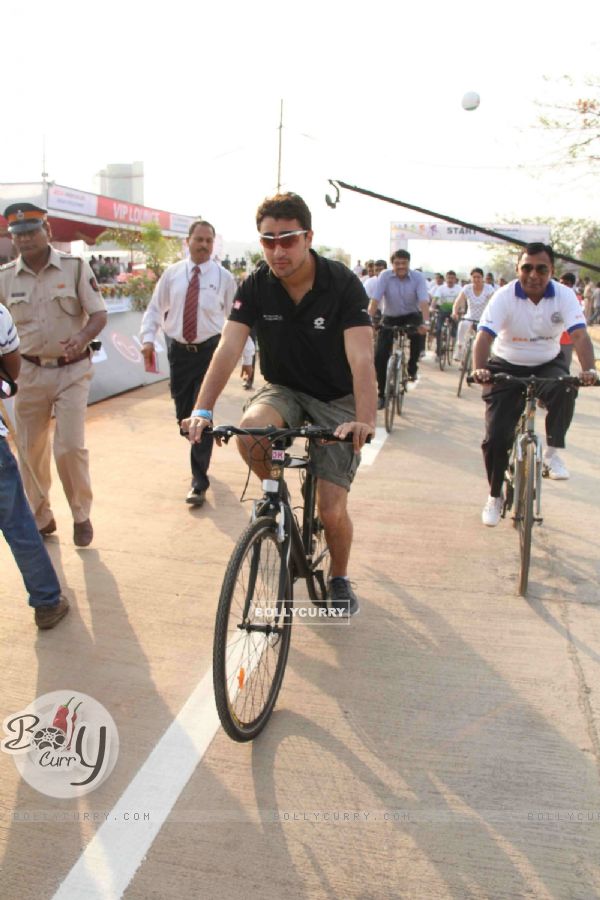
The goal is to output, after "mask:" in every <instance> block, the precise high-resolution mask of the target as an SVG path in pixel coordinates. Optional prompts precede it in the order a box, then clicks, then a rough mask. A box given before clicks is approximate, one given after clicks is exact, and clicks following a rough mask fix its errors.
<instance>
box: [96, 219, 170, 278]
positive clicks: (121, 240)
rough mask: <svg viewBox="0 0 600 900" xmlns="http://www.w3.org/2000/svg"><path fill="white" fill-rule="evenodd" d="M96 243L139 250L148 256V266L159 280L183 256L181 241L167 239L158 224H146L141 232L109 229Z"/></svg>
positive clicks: (131, 250) (126, 229)
mask: <svg viewBox="0 0 600 900" xmlns="http://www.w3.org/2000/svg"><path fill="white" fill-rule="evenodd" d="M96 243H98V244H102V243H114V244H117V246H118V247H121V248H122V249H123V250H129V252H130V253H132V252H133V251H134V250H139V251H141V252H142V253H144V255H145V256H146V266H147V268H148V269H150V270H151V271H152V272H154V274H155V275H156V277H157V278H160V276H161V275H162V272H163V270H164V268H165V267H166V266H168V265H169V263H172V262H175V260H177V259H180V258H181V256H182V252H181V240H180V239H179V238H172V237H165V236H164V234H163V233H162V231H161V228H160V225H159V224H158V222H146V223H145V224H144V225H142V226H141V228H140V230H139V231H138V230H136V229H133V228H109V229H107V231H103V232H102V234H101V235H100V236H99V237H98V238H97V241H96Z"/></svg>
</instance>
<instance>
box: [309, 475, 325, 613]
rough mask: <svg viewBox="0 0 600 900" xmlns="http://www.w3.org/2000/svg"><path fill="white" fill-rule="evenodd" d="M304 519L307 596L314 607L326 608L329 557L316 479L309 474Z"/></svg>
mask: <svg viewBox="0 0 600 900" xmlns="http://www.w3.org/2000/svg"><path fill="white" fill-rule="evenodd" d="M302 494H303V497H304V517H303V522H302V544H303V546H304V552H305V554H306V559H307V562H308V567H309V570H310V574H309V576H308V577H307V579H306V586H307V588H308V596H309V597H310V599H311V601H312V602H313V603H314V604H315V606H322V607H325V606H327V582H328V581H329V576H330V572H331V557H330V555H329V547H328V546H327V541H326V540H325V529H324V527H323V523H322V521H321V519H320V518H319V513H318V510H317V478H315V476H314V475H313V474H312V473H311V474H309V475H308V476H307V478H306V480H305V482H304V486H303V488H302Z"/></svg>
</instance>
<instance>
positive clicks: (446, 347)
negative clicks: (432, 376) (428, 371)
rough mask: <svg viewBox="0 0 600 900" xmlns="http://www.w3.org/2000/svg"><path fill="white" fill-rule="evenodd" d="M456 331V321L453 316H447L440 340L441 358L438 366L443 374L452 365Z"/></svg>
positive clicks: (439, 357)
mask: <svg viewBox="0 0 600 900" xmlns="http://www.w3.org/2000/svg"><path fill="white" fill-rule="evenodd" d="M454 342H455V330H454V320H453V319H452V317H451V316H446V318H445V319H444V322H443V324H442V330H441V332H440V340H439V345H438V349H439V356H438V364H439V367H440V369H441V371H442V372H443V371H444V369H445V368H446V366H451V365H452V356H453V354H454Z"/></svg>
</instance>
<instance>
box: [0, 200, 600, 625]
mask: <svg viewBox="0 0 600 900" xmlns="http://www.w3.org/2000/svg"><path fill="white" fill-rule="evenodd" d="M4 215H5V216H6V218H7V220H8V223H9V231H10V233H11V235H12V238H13V241H14V244H15V248H16V250H17V252H18V256H17V258H16V259H15V260H13V261H12V262H10V263H9V264H7V265H5V266H3V267H1V268H0V375H1V376H2V378H6V379H7V383H8V384H9V386H10V385H12V386H13V387H15V384H16V382H17V380H18V382H19V391H18V393H17V394H16V403H15V416H16V426H17V428H16V434H15V435H14V436H15V439H16V442H17V448H18V451H19V455H20V457H21V474H19V471H18V470H17V467H16V464H14V460H13V458H12V454H11V451H10V449H9V447H8V444H7V440H6V437H7V426H6V424H4V423H2V420H1V419H0V454H1V455H2V456H1V459H0V476H1V477H2V479H3V482H2V484H1V485H0V487H2V494H1V501H2V502H0V528H1V530H2V531H3V533H4V535H5V537H6V539H7V541H8V543H9V545H10V547H11V549H12V551H13V554H14V556H15V559H16V561H17V564H18V565H19V567H20V569H21V572H22V574H23V579H24V582H25V585H26V588H27V591H28V594H29V603H30V605H31V606H32V607H34V609H35V621H36V624H37V625H38V627H39V628H52V627H54V625H56V624H57V623H58V622H59V621H60V620H61V619H62V618H63V616H64V615H66V613H67V612H68V610H69V602H68V599H67V598H66V597H65V596H64V595H63V594H62V593H61V590H60V585H59V583H58V579H57V578H56V575H55V573H54V571H53V569H52V564H51V562H50V559H49V556H48V554H47V553H46V551H45V549H44V546H43V538H45V537H47V536H48V535H50V534H53V533H54V532H56V531H57V527H58V526H57V523H56V521H55V518H54V515H53V512H52V509H51V506H50V500H49V491H50V441H51V428H50V419H51V415H52V413H53V412H54V415H55V419H56V424H55V429H54V439H53V449H54V456H55V460H56V466H57V470H58V474H59V477H60V479H61V482H62V485H63V488H64V491H65V494H66V496H67V500H68V502H69V505H70V508H71V512H72V515H73V540H74V543H75V544H76V546H78V547H86V546H88V545H89V544H90V543H91V541H92V539H93V528H92V523H91V519H90V510H91V503H92V491H91V484H90V477H89V467H88V453H87V450H86V448H85V439H84V422H85V411H86V407H87V400H88V392H89V384H90V379H91V377H92V365H91V359H90V342H91V341H92V340H93V339H94V338H95V337H96V335H98V334H99V333H100V332H101V330H102V328H103V327H104V325H105V324H106V308H105V305H104V302H103V300H102V296H101V293H100V290H99V287H98V280H100V279H101V278H102V277H106V276H107V273H108V272H109V269H111V266H113V263H114V261H111V259H110V258H106V257H105V258H102V257H99V258H98V259H95V258H94V257H93V258H92V264H91V265H88V264H87V263H86V262H85V261H84V260H82V259H81V258H79V257H76V256H71V255H70V254H64V253H60V252H58V251H57V250H56V249H54V248H53V247H52V245H51V238H52V234H51V230H50V226H49V223H48V220H47V215H46V210H43V209H41V208H40V207H37V206H34V205H32V204H29V203H15V204H11V206H9V207H8V208H7V209H6V210H5V212H4ZM256 228H257V231H258V237H259V241H260V243H261V245H262V248H263V255H264V259H263V261H262V262H260V263H259V264H258V265H257V267H256V268H255V270H254V271H253V272H251V273H249V274H248V275H247V277H246V278H244V279H243V280H242V281H241V283H240V284H237V283H236V281H235V279H234V278H233V276H232V274H231V273H230V272H229V271H228V269H227V268H225V267H224V266H223V265H221V264H220V263H218V262H217V261H216V260H215V259H214V258H213V250H214V239H215V228H214V226H213V224H211V223H210V222H208V221H206V220H204V219H202V220H197V221H195V222H193V223H192V225H191V226H190V229H189V233H188V238H187V245H188V251H189V255H188V256H187V257H186V258H185V259H183V260H181V261H179V262H177V263H174V264H173V265H171V266H169V267H168V268H167V269H166V270H165V272H164V273H163V275H162V277H161V278H160V279H159V281H158V282H157V284H156V287H155V289H154V294H153V297H152V300H151V302H150V304H149V306H148V308H147V310H146V312H145V314H144V317H143V320H142V324H141V340H142V345H143V355H144V358H145V359H146V362H147V363H150V362H151V360H152V357H153V354H154V352H155V339H156V335H157V332H158V331H159V329H162V330H163V331H164V333H165V335H166V336H167V338H168V358H169V366H170V376H171V378H170V387H171V395H172V398H173V401H174V407H175V419H176V424H177V427H178V428H179V429H180V432H181V434H182V435H184V436H185V437H186V438H187V440H189V443H190V444H191V448H190V468H191V483H190V489H189V492H188V493H187V495H186V497H185V501H186V503H188V504H191V505H192V506H196V507H199V506H202V505H203V504H204V501H205V497H206V492H207V490H208V488H209V484H210V482H209V477H208V469H209V465H210V459H211V451H212V436H211V433H210V426H211V424H212V421H213V410H214V406H215V404H216V402H217V400H218V398H219V396H220V394H221V393H222V391H223V390H224V388H225V386H226V384H227V382H228V380H229V377H230V376H231V374H232V372H233V370H234V369H235V368H236V366H237V365H238V363H239V361H240V359H241V361H242V372H243V374H244V377H245V379H246V381H247V382H248V381H250V383H251V379H252V378H253V364H254V355H255V344H254V341H253V337H255V339H256V342H257V347H258V351H259V360H260V369H261V373H262V376H263V378H264V380H265V384H264V386H262V387H261V388H260V389H259V390H258V391H257V392H256V393H254V394H253V395H252V396H251V397H250V399H249V401H248V402H247V403H246V405H245V407H244V412H243V416H242V420H241V425H242V427H244V426H246V427H260V426H263V425H267V424H269V425H275V426H279V427H281V426H283V425H284V424H285V425H288V426H289V427H296V426H299V425H301V424H302V423H303V422H304V421H306V420H309V421H312V422H315V423H317V424H319V425H324V426H326V427H328V428H330V429H331V431H332V432H333V433H334V434H335V435H336V437H338V438H339V439H340V440H342V441H343V440H344V439H345V438H346V437H349V438H350V436H351V441H350V442H349V443H333V444H327V445H323V446H317V447H316V448H315V450H314V456H313V458H312V465H313V469H314V472H315V473H316V475H317V476H318V495H317V504H318V513H319V517H320V519H321V520H322V522H323V525H324V529H325V535H326V539H327V542H328V545H329V549H330V555H331V577H330V580H329V582H328V602H329V606H330V609H332V610H334V611H335V612H336V614H337V615H345V616H352V615H355V614H356V613H357V612H358V609H359V604H358V598H357V597H356V594H355V592H354V589H353V587H352V584H351V582H350V580H349V575H348V566H349V557H350V549H351V545H352V521H351V519H350V517H349V514H348V507H347V504H348V493H349V491H350V487H351V484H352V481H353V478H354V476H355V474H356V471H357V468H358V465H359V462H360V450H361V448H362V446H363V445H364V443H365V442H366V441H367V440H368V439H369V438H370V437H371V436H373V435H374V433H375V428H376V420H377V409H378V408H382V407H383V396H384V387H385V375H386V365H387V360H388V357H389V353H390V348H391V329H390V328H389V327H387V326H393V325H410V326H412V328H411V331H410V355H409V361H408V372H409V377H410V379H411V380H413V381H416V380H417V378H418V377H419V375H418V371H419V362H420V360H421V359H422V356H423V354H424V351H425V338H426V335H427V333H428V332H429V331H430V330H431V329H434V331H435V334H436V336H437V339H438V347H437V351H438V352H439V335H440V332H441V328H442V326H443V323H444V321H445V320H446V319H447V318H448V317H451V318H452V320H453V322H455V323H456V325H457V326H458V331H457V337H458V340H457V351H458V353H460V350H461V347H462V345H463V344H464V339H465V332H466V329H468V328H470V327H472V326H473V325H475V326H477V338H476V340H475V345H474V377H475V379H476V381H478V382H479V383H481V384H482V385H483V386H484V389H483V399H484V401H485V410H486V413H485V421H486V434H485V438H484V441H483V443H482V450H483V456H484V462H485V467H486V472H487V476H488V481H489V490H490V493H489V497H488V500H487V502H486V504H485V507H484V510H483V512H482V521H483V523H484V524H485V525H487V526H494V525H496V524H497V523H498V521H499V518H500V510H501V506H502V496H501V491H502V481H503V475H504V470H505V468H506V460H507V454H508V449H509V447H510V444H511V442H512V437H513V433H514V425H515V423H516V421H517V419H518V417H519V415H520V411H521V409H522V406H523V398H522V396H521V394H520V393H519V391H517V392H515V390H514V389H513V388H511V387H510V386H507V385H506V384H498V383H494V382H493V375H494V374H495V373H498V372H504V373H511V374H518V375H523V374H528V373H529V374H536V375H540V376H543V377H547V376H556V375H560V374H561V373H562V374H565V373H568V371H569V365H570V356H569V353H568V348H570V351H571V353H572V351H573V349H574V350H575V352H576V353H577V356H578V359H579V363H580V366H581V375H580V378H581V383H582V384H584V385H588V384H593V383H595V382H596V380H597V372H596V368H595V360H594V350H593V345H592V343H591V340H590V338H589V335H588V333H587V329H586V314H587V313H588V312H589V319H592V318H593V316H594V313H595V311H596V310H597V305H596V301H597V295H596V294H595V293H594V289H593V286H592V288H591V290H590V286H589V284H585V283H584V284H583V285H582V286H581V296H580V297H578V294H577V289H578V284H577V282H576V281H575V279H574V276H571V275H570V274H569V273H566V274H565V275H563V276H562V279H561V281H560V282H559V281H558V280H556V279H555V277H554V253H553V250H552V247H551V246H549V245H546V244H541V243H534V244H528V245H527V246H526V247H524V248H522V249H521V250H520V252H519V253H518V254H517V255H516V277H515V278H514V279H513V280H511V281H509V282H508V283H507V282H506V280H505V279H501V278H499V279H498V283H497V284H496V282H495V279H494V276H493V275H492V273H489V272H488V273H487V275H484V272H483V270H482V269H481V268H478V267H475V268H473V269H472V270H471V273H470V279H459V278H458V276H457V274H456V272H455V271H454V270H449V271H448V272H446V274H445V275H444V276H442V275H441V274H440V273H436V274H434V275H432V277H430V278H427V277H426V275H425V274H424V273H423V272H422V271H420V270H419V269H412V268H411V267H410V254H409V253H408V251H406V250H403V249H399V250H396V251H395V252H394V253H393V254H392V257H391V261H390V266H391V267H389V268H388V265H387V262H386V261H385V260H384V259H378V260H370V261H369V262H368V263H367V264H366V265H365V266H361V265H357V267H356V268H357V269H358V268H360V273H359V272H358V271H355V272H353V271H351V270H350V269H349V268H348V267H347V266H345V265H344V264H343V263H341V262H337V261H333V260H329V259H327V258H325V257H323V256H320V255H319V254H317V253H316V252H315V251H314V250H313V249H312V240H313V229H312V216H311V212H310V210H309V208H308V207H307V205H306V203H305V202H304V200H303V199H302V198H301V197H299V196H298V195H297V194H293V193H286V194H277V195H275V196H274V197H269V198H267V199H266V200H264V201H263V202H262V203H261V204H260V206H259V207H258V210H257V213H256ZM115 265H116V264H115ZM119 265H120V264H119ZM103 269H104V272H103V273H102V274H101V272H102V270H103ZM97 276H98V277H97ZM110 277H113V274H112V273H111V274H110ZM571 282H572V283H571ZM586 292H587V293H586ZM582 304H584V305H585V310H584V308H582ZM434 317H435V318H434ZM434 322H435V324H434ZM374 324H375V325H376V326H379V325H380V326H383V327H378V328H377V331H376V335H377V336H376V341H375V343H374V341H373V326H374ZM566 348H567V349H566ZM576 396H577V390H576V389H573V388H569V389H566V388H564V387H563V386H562V385H560V384H555V385H552V386H546V389H544V390H541V391H540V398H541V400H542V401H543V404H544V407H545V409H546V451H545V461H546V464H547V466H548V470H549V474H550V477H553V478H556V479H565V478H568V477H569V474H568V471H567V469H566V466H565V465H564V462H563V461H562V459H561V458H560V457H559V454H558V453H557V450H558V449H561V448H562V447H564V442H565V435H566V432H567V430H568V428H569V425H570V422H571V419H572V416H573V411H574V408H575V399H576ZM238 448H239V451H240V454H241V456H242V458H243V459H244V460H245V461H246V462H247V463H248V464H249V465H250V467H251V468H252V470H253V471H254V473H255V474H256V475H258V476H259V477H260V478H264V477H266V475H267V474H268V465H267V464H266V463H265V459H266V458H267V456H266V450H267V448H266V446H265V447H263V450H262V452H261V453H259V454H258V455H257V453H256V452H255V451H256V442H254V443H253V444H252V445H250V444H249V443H248V442H247V441H245V440H244V439H243V438H240V439H239V440H238ZM11 460H12V461H11ZM23 484H24V487H25V491H26V494H27V497H28V500H29V503H28V504H26V503H25V502H24V496H25V494H24V493H23Z"/></svg>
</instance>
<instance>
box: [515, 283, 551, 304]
mask: <svg viewBox="0 0 600 900" xmlns="http://www.w3.org/2000/svg"><path fill="white" fill-rule="evenodd" d="M555 293H556V291H555V290H554V282H553V281H552V279H550V281H549V282H548V286H547V287H546V290H545V291H544V297H554V295H555ZM515 296H516V297H520V298H521V300H528V299H529V298H528V296H527V294H526V293H525V291H524V290H523V285H522V284H521V282H520V281H519V280H518V279H517V281H516V283H515Z"/></svg>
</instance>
